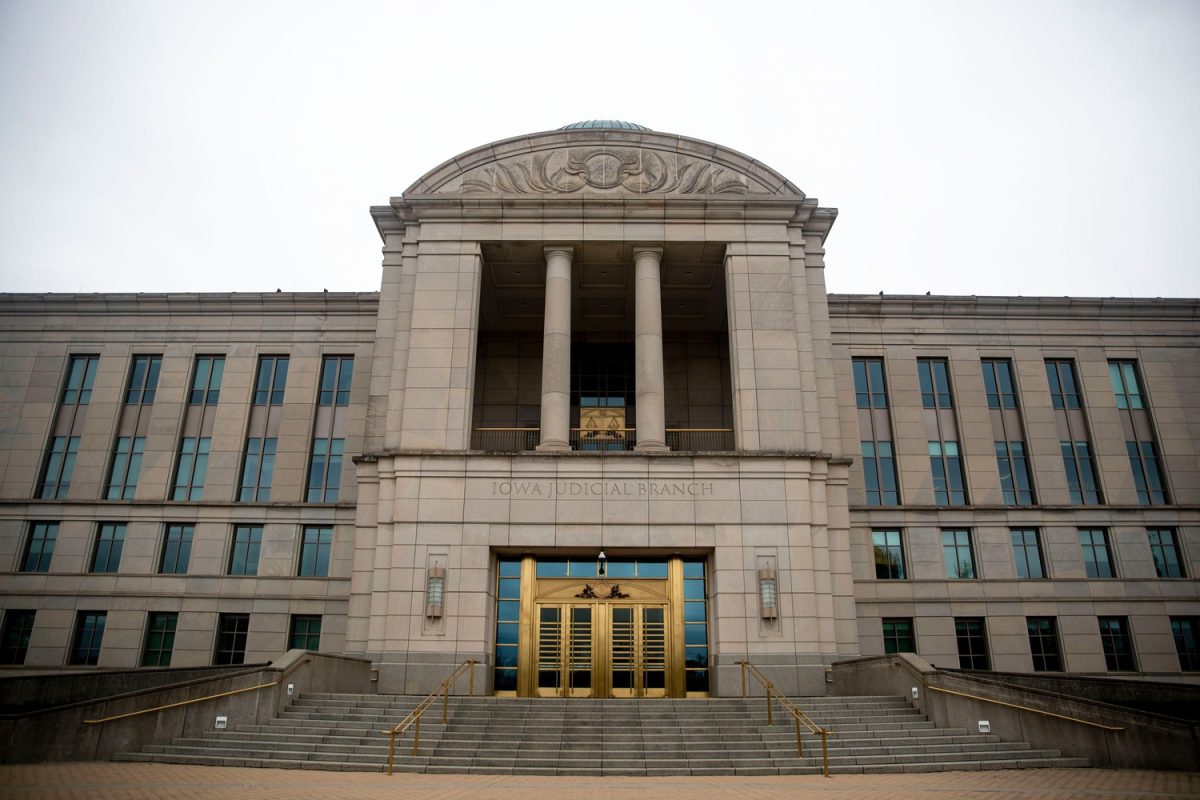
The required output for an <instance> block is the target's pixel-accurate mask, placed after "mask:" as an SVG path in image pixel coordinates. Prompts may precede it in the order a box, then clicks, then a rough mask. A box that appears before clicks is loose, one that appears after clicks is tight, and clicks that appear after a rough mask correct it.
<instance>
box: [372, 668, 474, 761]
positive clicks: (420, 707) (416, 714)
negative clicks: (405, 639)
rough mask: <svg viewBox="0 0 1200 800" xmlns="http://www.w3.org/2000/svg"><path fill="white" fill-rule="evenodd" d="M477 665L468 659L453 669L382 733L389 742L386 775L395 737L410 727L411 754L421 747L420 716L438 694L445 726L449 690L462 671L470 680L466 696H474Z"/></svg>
mask: <svg viewBox="0 0 1200 800" xmlns="http://www.w3.org/2000/svg"><path fill="white" fill-rule="evenodd" d="M478 663H479V662H478V661H476V660H475V659H473V658H468V659H467V660H466V661H464V662H463V663H461V664H459V665H458V666H457V667H456V668H455V669H454V672H451V673H450V677H448V678H446V680H444V681H442V682H441V684H440V685H439V686H438V688H436V689H434V690H433V691H432V692H430V693H429V694H427V695H425V699H423V700H422V701H421V702H419V703H417V705H416V707H415V708H414V709H413V710H412V711H410V712H408V716H407V717H405V718H404V719H403V720H401V721H400V724H399V725H397V726H396V727H394V728H389V729H388V730H386V731H383V734H384V735H385V736H387V737H388V739H389V741H388V775H391V774H392V764H393V762H394V761H395V758H396V737H397V736H403V735H404V732H405V731H407V730H408V729H409V728H410V727H413V747H412V754H413V755H414V756H415V755H416V754H417V748H418V747H420V746H421V715H422V714H424V713H425V709H427V708H429V707H430V706H431V705H433V702H434V701H435V700H437V696H438V695H439V694H440V695H442V696H443V700H442V724H443V725H445V724H446V723H447V722H449V714H450V688H451V687H452V686H453V685H454V682H455V681H457V680H458V677H459V676H460V675H462V674H463V670H467V674H468V675H469V677H470V679H469V681H468V687H467V694H468V695H471V696H474V694H475V670H474V667H475V665H476V664H478Z"/></svg>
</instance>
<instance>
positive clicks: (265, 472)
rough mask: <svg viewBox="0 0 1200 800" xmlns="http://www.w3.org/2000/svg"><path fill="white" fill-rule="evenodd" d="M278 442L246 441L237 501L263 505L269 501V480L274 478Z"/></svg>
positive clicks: (250, 439)
mask: <svg viewBox="0 0 1200 800" xmlns="http://www.w3.org/2000/svg"><path fill="white" fill-rule="evenodd" d="M277 446H278V440H277V439H275V438H274V437H270V438H266V439H262V438H258V437H254V436H251V437H250V438H248V439H246V454H245V456H244V457H243V458H242V485H241V488H240V489H239V491H238V500H239V501H240V502H242V503H254V502H259V503H265V502H267V501H268V500H270V499H271V480H272V479H273V478H274V476H275V449H276V447H277Z"/></svg>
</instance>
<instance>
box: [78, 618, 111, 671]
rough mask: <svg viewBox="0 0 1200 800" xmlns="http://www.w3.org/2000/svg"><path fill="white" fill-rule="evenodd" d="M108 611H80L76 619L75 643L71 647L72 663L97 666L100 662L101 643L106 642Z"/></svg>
mask: <svg viewBox="0 0 1200 800" xmlns="http://www.w3.org/2000/svg"><path fill="white" fill-rule="evenodd" d="M107 621H108V612H107V611H80V612H79V615H78V616H77V617H76V618H75V641H74V642H73V643H72V645H71V659H70V661H71V663H72V664H85V665H88V666H95V665H96V664H97V663H98V662H99V661H100V643H101V642H102V641H103V640H104V623H105V622H107Z"/></svg>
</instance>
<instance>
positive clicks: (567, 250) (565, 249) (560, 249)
mask: <svg viewBox="0 0 1200 800" xmlns="http://www.w3.org/2000/svg"><path fill="white" fill-rule="evenodd" d="M555 253H562V254H563V255H564V256H566V257H567V258H571V259H573V258H574V257H575V248H574V247H570V246H567V245H552V246H548V247H543V248H542V255H544V256H545V257H546V258H550V256H552V255H554V254H555Z"/></svg>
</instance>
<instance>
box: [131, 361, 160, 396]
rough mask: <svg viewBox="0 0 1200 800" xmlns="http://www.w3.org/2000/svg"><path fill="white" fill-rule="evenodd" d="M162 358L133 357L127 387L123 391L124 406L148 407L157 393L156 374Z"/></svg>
mask: <svg viewBox="0 0 1200 800" xmlns="http://www.w3.org/2000/svg"><path fill="white" fill-rule="evenodd" d="M161 369H162V356H134V357H133V368H132V369H130V370H129V386H128V387H126V389H125V404H126V405H150V404H152V403H153V402H154V395H155V394H156V393H157V391H158V373H159V371H160V370H161Z"/></svg>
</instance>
